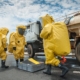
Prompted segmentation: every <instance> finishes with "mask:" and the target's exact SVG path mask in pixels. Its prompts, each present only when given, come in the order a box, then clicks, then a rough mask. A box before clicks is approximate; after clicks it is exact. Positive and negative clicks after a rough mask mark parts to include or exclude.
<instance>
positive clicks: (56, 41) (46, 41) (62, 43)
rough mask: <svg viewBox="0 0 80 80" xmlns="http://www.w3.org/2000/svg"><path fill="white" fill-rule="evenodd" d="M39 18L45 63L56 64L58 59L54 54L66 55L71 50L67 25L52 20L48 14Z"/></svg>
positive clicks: (58, 61)
mask: <svg viewBox="0 0 80 80" xmlns="http://www.w3.org/2000/svg"><path fill="white" fill-rule="evenodd" d="M41 20H42V27H43V29H42V31H41V33H40V37H41V38H43V46H44V53H45V57H46V61H45V63H46V64H51V65H53V66H58V65H59V63H60V60H59V59H57V58H56V56H66V55H68V54H69V53H70V51H71V50H70V42H69V37H68V31H67V27H66V25H65V24H64V23H63V22H54V20H53V19H52V17H51V16H49V15H48V14H47V15H46V16H43V17H41Z"/></svg>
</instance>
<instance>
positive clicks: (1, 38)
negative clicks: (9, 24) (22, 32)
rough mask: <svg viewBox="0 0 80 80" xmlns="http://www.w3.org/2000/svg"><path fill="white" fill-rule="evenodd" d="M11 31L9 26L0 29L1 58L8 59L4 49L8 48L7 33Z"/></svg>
mask: <svg viewBox="0 0 80 80" xmlns="http://www.w3.org/2000/svg"><path fill="white" fill-rule="evenodd" d="M8 32H9V30H8V29H7V28H1V29H0V58H1V59H2V60H6V57H7V54H6V51H5V50H4V49H6V48H7V44H6V42H7V38H6V35H7V33H8Z"/></svg>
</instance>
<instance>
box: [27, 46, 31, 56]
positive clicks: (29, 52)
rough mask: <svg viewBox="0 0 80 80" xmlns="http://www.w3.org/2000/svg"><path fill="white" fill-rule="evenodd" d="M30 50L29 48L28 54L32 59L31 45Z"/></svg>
mask: <svg viewBox="0 0 80 80" xmlns="http://www.w3.org/2000/svg"><path fill="white" fill-rule="evenodd" d="M29 47H30V48H28V54H29V57H32V48H31V46H30V45H29Z"/></svg>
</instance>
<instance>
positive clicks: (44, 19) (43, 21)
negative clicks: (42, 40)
mask: <svg viewBox="0 0 80 80" xmlns="http://www.w3.org/2000/svg"><path fill="white" fill-rule="evenodd" d="M40 22H41V25H42V27H44V26H45V25H47V24H49V23H53V22H54V19H53V18H52V16H50V15H48V14H46V15H45V16H42V17H40Z"/></svg>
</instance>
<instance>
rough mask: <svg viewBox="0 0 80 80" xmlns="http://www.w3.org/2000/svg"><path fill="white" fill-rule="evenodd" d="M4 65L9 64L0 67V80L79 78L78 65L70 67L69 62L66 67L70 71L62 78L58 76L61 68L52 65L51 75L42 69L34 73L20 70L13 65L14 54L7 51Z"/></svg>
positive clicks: (63, 79)
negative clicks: (4, 68) (5, 68)
mask: <svg viewBox="0 0 80 80" xmlns="http://www.w3.org/2000/svg"><path fill="white" fill-rule="evenodd" d="M27 57H28V55H27V52H26V53H25V60H26V59H27ZM39 58H40V57H39ZM0 62H1V61H0ZM70 64H71V63H70ZM6 65H9V66H10V68H9V69H7V70H2V69H0V80H80V67H79V68H72V67H71V66H69V64H68V65H67V67H68V68H69V70H70V71H69V72H68V73H67V74H66V76H65V77H64V78H61V77H60V74H61V70H60V69H59V68H56V67H52V71H51V72H52V75H46V74H43V70H41V71H37V72H34V73H30V72H28V71H23V70H20V69H18V68H16V67H15V65H16V63H15V59H14V56H13V55H12V54H10V53H8V57H7V61H6ZM0 66H1V65H0Z"/></svg>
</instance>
